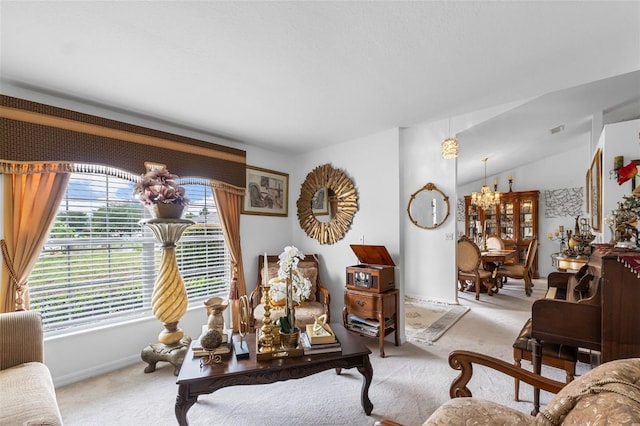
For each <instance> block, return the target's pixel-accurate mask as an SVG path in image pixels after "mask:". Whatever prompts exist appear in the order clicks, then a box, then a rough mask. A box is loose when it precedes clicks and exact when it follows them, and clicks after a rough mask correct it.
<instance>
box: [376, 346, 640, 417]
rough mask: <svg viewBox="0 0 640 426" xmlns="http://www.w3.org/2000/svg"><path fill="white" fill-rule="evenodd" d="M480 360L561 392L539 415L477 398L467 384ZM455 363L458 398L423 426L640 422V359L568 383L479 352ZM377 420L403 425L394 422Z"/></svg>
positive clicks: (454, 357) (461, 354)
mask: <svg viewBox="0 0 640 426" xmlns="http://www.w3.org/2000/svg"><path fill="white" fill-rule="evenodd" d="M474 363H475V364H479V365H484V366H486V367H490V368H493V369H495V370H498V371H500V372H502V373H505V374H508V375H510V376H513V377H517V378H519V379H520V380H522V381H524V382H526V383H529V384H531V385H534V386H537V387H539V388H540V389H543V390H545V391H549V392H552V393H556V396H555V397H554V398H553V399H552V400H551V401H550V402H549V404H547V406H546V407H545V409H544V410H543V411H541V412H540V413H538V414H537V415H536V416H535V417H534V416H532V415H530V414H526V413H523V412H520V411H517V410H514V409H512V408H510V407H506V406H503V405H500V404H497V403H495V402H492V401H486V400H482V399H478V398H473V397H471V392H470V391H469V389H467V388H466V384H467V383H468V382H469V380H470V379H471V375H472V371H473V370H472V364H474ZM449 365H451V367H452V368H454V369H456V370H461V373H460V375H459V376H458V377H457V378H456V379H455V380H454V382H453V383H452V385H451V388H450V396H451V397H452V399H450V400H449V401H447V402H446V403H444V404H443V405H441V406H440V407H439V408H438V409H437V410H436V411H435V412H434V413H433V414H432V415H431V416H429V418H428V419H427V420H426V421H425V422H424V424H423V426H427V425H433V426H435V425H638V424H640V358H629V359H619V360H615V361H610V362H607V363H604V364H602V365H600V366H598V367H596V368H594V369H593V370H591V371H589V372H587V373H586V374H584V375H583V376H581V377H580V378H578V379H576V380H574V381H573V382H571V383H569V384H566V385H565V383H561V382H557V381H554V380H551V379H548V378H545V377H541V376H539V375H537V374H534V373H531V372H529V371H527V370H524V369H521V368H519V367H516V366H514V365H511V364H509V363H506V362H504V361H502V360H498V359H496V358H492V357H489V356H486V355H482V354H477V353H474V352H468V351H454V352H452V353H451V355H450V356H449ZM375 424H376V425H377V426H398V425H399V423H396V422H393V421H391V420H381V421H378V422H376V423H375Z"/></svg>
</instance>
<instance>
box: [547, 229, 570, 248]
mask: <svg viewBox="0 0 640 426" xmlns="http://www.w3.org/2000/svg"><path fill="white" fill-rule="evenodd" d="M570 239H571V231H565V230H564V229H563V230H562V231H557V234H555V235H554V234H551V233H549V240H551V241H559V242H560V253H562V254H567V250H568V249H569V246H568V244H567V241H569V240H570Z"/></svg>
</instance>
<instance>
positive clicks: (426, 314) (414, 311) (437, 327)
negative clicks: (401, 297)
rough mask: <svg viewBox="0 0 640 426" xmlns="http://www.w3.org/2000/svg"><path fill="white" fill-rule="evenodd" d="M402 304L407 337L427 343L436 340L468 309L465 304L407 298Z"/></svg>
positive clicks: (410, 339)
mask: <svg viewBox="0 0 640 426" xmlns="http://www.w3.org/2000/svg"><path fill="white" fill-rule="evenodd" d="M404 306H405V331H406V335H407V339H408V340H409V341H414V342H418V343H426V344H428V345H431V344H433V342H435V341H436V340H438V339H439V338H440V337H441V336H442V335H443V334H444V333H445V332H446V331H447V330H448V329H449V328H451V326H452V325H454V324H455V323H456V322H457V321H458V320H459V319H460V318H462V316H463V315H464V314H466V313H467V312H468V311H469V308H468V307H466V306H461V305H449V304H446V303H435V302H427V301H418V300H412V299H407V300H406V301H405V305H404Z"/></svg>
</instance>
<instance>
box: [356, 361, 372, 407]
mask: <svg viewBox="0 0 640 426" xmlns="http://www.w3.org/2000/svg"><path fill="white" fill-rule="evenodd" d="M362 364H363V365H362V366H361V367H358V371H359V372H360V374H362V375H363V376H364V382H363V383H362V393H361V396H360V401H361V403H362V408H364V412H365V414H366V415H367V416H368V415H370V414H371V411H373V403H372V402H371V400H370V399H369V386H371V381H372V379H373V367H372V366H371V361H369V355H363V356H362Z"/></svg>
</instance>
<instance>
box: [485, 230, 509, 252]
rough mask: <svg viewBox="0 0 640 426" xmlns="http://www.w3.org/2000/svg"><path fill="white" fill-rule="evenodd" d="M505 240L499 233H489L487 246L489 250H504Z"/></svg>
mask: <svg viewBox="0 0 640 426" xmlns="http://www.w3.org/2000/svg"><path fill="white" fill-rule="evenodd" d="M504 247H505V246H504V241H503V240H502V238H500V237H498V236H497V235H495V234H493V235H489V236H488V237H487V248H488V249H489V250H492V249H493V250H504Z"/></svg>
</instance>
